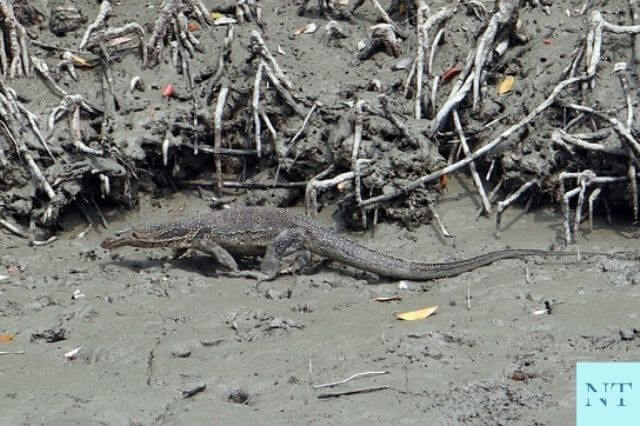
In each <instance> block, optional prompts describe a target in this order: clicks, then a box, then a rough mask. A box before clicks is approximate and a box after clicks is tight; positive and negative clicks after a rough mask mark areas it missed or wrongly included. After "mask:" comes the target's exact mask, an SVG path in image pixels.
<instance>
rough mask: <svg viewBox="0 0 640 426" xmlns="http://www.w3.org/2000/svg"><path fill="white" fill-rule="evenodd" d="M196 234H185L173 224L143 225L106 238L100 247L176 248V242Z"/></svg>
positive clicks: (192, 232) (193, 232) (191, 232)
mask: <svg viewBox="0 0 640 426" xmlns="http://www.w3.org/2000/svg"><path fill="white" fill-rule="evenodd" d="M196 232H197V230H194V231H189V232H186V233H185V232H184V230H183V229H182V228H179V227H175V226H171V224H168V225H167V224H156V225H143V226H137V227H135V228H126V229H123V230H121V231H118V232H116V233H115V234H114V235H113V236H111V237H108V238H105V239H104V240H103V241H102V243H100V246H101V247H102V248H105V249H115V248H118V247H124V246H129V247H174V244H175V243H176V241H178V242H180V241H183V240H185V239H189V238H191V237H193V236H194V235H195V233H196Z"/></svg>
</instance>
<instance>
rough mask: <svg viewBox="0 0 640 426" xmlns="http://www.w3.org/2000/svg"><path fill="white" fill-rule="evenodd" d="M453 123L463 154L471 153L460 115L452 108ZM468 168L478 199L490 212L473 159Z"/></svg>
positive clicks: (489, 204)
mask: <svg viewBox="0 0 640 426" xmlns="http://www.w3.org/2000/svg"><path fill="white" fill-rule="evenodd" d="M453 123H454V125H455V127H456V132H458V138H459V139H460V145H462V149H463V151H464V155H466V156H469V155H470V154H471V150H470V149H469V145H468V144H467V138H466V137H465V136H464V131H463V130H462V123H461V122H460V115H459V114H458V110H455V109H454V110H453ZM469 169H470V170H471V176H473V181H474V183H475V184H476V188H478V194H479V195H480V199H481V200H482V205H483V206H484V209H485V211H486V212H487V213H491V203H490V202H489V199H488V198H487V194H486V192H485V190H484V184H483V183H482V178H480V175H479V174H478V170H477V169H476V165H475V163H474V162H473V161H472V162H471V163H469Z"/></svg>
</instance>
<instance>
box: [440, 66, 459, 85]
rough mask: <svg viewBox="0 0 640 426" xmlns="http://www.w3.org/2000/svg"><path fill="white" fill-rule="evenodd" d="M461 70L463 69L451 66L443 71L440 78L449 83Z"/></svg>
mask: <svg viewBox="0 0 640 426" xmlns="http://www.w3.org/2000/svg"><path fill="white" fill-rule="evenodd" d="M461 71H462V70H461V69H460V68H458V67H451V68H449V69H448V70H446V71H445V72H443V73H442V77H440V78H441V79H442V82H443V83H448V82H449V81H451V80H453V77H455V76H456V75H458V74H460V72H461Z"/></svg>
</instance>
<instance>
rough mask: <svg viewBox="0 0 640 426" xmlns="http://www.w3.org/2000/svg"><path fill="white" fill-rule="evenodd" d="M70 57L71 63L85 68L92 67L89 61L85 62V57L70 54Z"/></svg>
mask: <svg viewBox="0 0 640 426" xmlns="http://www.w3.org/2000/svg"><path fill="white" fill-rule="evenodd" d="M71 58H73V63H74V64H75V65H78V66H80V67H87V68H91V67H93V65H91V64H90V63H89V62H87V60H86V59H84V58H82V57H80V56H78V55H73V54H72V55H71Z"/></svg>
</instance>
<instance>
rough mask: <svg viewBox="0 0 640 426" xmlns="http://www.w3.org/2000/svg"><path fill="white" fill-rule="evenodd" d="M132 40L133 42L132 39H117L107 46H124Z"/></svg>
mask: <svg viewBox="0 0 640 426" xmlns="http://www.w3.org/2000/svg"><path fill="white" fill-rule="evenodd" d="M131 40H133V38H132V37H116V38H114V39H112V40H110V41H109V42H108V43H107V46H111V47H113V46H117V45H119V44H124V43H126V42H128V41H131Z"/></svg>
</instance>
